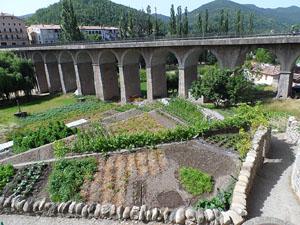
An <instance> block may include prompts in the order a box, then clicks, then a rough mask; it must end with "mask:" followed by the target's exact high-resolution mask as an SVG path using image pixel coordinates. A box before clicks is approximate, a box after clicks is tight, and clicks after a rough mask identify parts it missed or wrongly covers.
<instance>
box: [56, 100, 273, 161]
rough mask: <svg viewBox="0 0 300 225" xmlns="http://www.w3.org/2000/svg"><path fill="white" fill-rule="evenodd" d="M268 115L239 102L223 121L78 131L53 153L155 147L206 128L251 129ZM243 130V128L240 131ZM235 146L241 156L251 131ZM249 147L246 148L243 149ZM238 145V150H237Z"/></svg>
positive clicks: (248, 143) (199, 134) (191, 135)
mask: <svg viewBox="0 0 300 225" xmlns="http://www.w3.org/2000/svg"><path fill="white" fill-rule="evenodd" d="M267 118H268V114H267V113H265V112H263V111H262V110H261V109H260V106H259V105H257V106H255V107H251V106H248V105H242V106H240V107H239V108H238V114H237V115H236V116H234V117H232V118H228V119H225V120H222V121H212V122H208V121H204V120H199V121H197V122H196V123H195V124H193V125H191V126H184V127H176V128H175V129H173V130H159V131H156V132H148V131H145V132H141V133H135V134H118V135H103V132H97V131H94V132H91V131H79V133H78V141H77V142H74V143H73V146H72V147H67V146H63V145H62V143H61V142H59V143H58V144H56V145H55V155H56V156H63V155H65V154H66V153H68V152H74V153H83V152H102V153H103V154H106V153H107V152H108V151H113V150H118V149H131V148H135V147H144V146H155V145H157V144H161V143H169V142H173V141H184V140H189V139H192V138H193V137H195V136H205V134H206V133H207V132H208V131H212V130H219V129H233V128H238V129H241V128H249V127H251V130H252V132H255V131H256V129H257V128H258V127H259V126H260V125H263V126H267V125H268V119H267ZM241 131H243V130H241ZM243 132H244V131H243ZM241 135H244V136H243V138H242V139H241V141H240V143H243V144H242V145H239V146H238V148H239V149H238V151H239V153H240V156H241V157H242V158H243V157H244V156H245V154H246V153H247V151H248V149H249V146H251V135H252V133H249V134H246V133H245V132H244V133H242V134H241ZM246 147H248V149H245V148H246ZM240 148H241V149H240Z"/></svg>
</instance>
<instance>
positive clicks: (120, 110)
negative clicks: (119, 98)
mask: <svg viewBox="0 0 300 225" xmlns="http://www.w3.org/2000/svg"><path fill="white" fill-rule="evenodd" d="M134 108H137V106H135V105H131V104H126V105H122V106H118V107H116V108H114V109H115V110H116V111H119V112H126V111H128V110H130V109H134Z"/></svg>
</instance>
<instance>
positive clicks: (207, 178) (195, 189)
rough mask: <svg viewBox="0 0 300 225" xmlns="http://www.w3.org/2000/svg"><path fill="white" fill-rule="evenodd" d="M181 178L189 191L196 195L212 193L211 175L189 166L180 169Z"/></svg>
mask: <svg viewBox="0 0 300 225" xmlns="http://www.w3.org/2000/svg"><path fill="white" fill-rule="evenodd" d="M179 180H180V184H181V185H182V186H183V187H184V188H185V189H186V190H187V191H188V193H190V194H192V195H194V196H197V195H202V194H203V193H210V192H211V191H212V189H213V183H212V181H211V180H212V177H211V175H209V174H205V173H202V172H201V171H199V170H196V169H192V168H189V167H181V168H180V169H179Z"/></svg>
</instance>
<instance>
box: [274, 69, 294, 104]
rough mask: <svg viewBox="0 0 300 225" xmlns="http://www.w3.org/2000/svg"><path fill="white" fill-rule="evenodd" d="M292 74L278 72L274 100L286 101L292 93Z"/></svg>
mask: <svg viewBox="0 0 300 225" xmlns="http://www.w3.org/2000/svg"><path fill="white" fill-rule="evenodd" d="M292 82H293V73H292V72H290V71H280V77H279V82H278V89H277V96H276V98H280V99H286V98H288V97H289V96H290V95H291V93H292Z"/></svg>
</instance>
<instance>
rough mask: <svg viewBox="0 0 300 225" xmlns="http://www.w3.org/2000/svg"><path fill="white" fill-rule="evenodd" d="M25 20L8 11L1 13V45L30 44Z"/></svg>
mask: <svg viewBox="0 0 300 225" xmlns="http://www.w3.org/2000/svg"><path fill="white" fill-rule="evenodd" d="M28 43H29V42H28V36H27V32H26V25H25V21H24V20H22V19H20V18H18V17H16V16H13V15H11V14H7V13H0V46H8V45H26V44H28Z"/></svg>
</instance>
